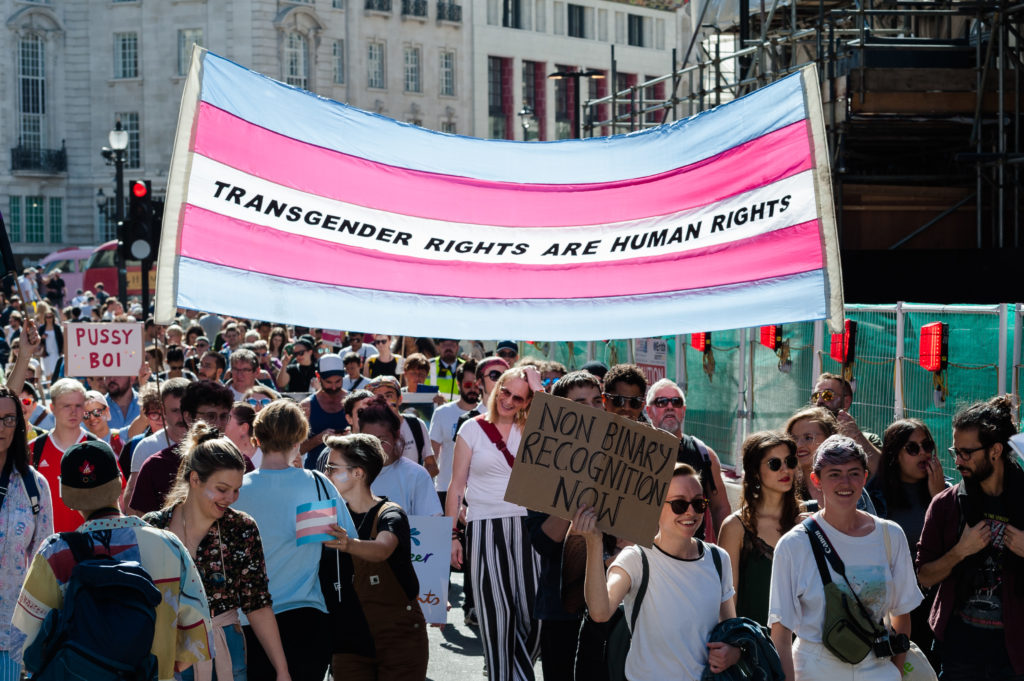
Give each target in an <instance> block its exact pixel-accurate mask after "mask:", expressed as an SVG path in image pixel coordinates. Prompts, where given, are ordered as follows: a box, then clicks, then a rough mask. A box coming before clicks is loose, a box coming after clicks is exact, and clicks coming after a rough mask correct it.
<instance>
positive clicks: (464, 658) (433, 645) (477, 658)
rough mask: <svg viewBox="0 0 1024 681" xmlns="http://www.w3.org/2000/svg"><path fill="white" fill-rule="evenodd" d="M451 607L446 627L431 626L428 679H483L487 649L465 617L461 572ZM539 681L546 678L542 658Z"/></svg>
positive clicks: (450, 597) (455, 577)
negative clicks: (481, 644)
mask: <svg viewBox="0 0 1024 681" xmlns="http://www.w3.org/2000/svg"><path fill="white" fill-rule="evenodd" d="M448 600H449V602H451V604H452V609H451V611H450V612H449V613H448V621H449V624H447V625H446V626H445V627H444V628H443V629H438V628H437V627H429V628H428V629H427V631H428V632H429V637H430V664H429V665H428V667H427V679H428V680H429V681H482V680H483V679H486V678H487V677H486V676H485V675H484V653H483V649H482V648H481V646H480V637H479V636H478V635H477V630H476V629H473V628H470V627H467V626H466V625H465V623H464V622H463V621H462V575H461V574H459V573H455V574H453V575H452V585H451V589H450V592H449V595H448ZM536 674H537V681H543V679H544V677H543V675H542V674H541V671H540V662H538V663H537V666H536Z"/></svg>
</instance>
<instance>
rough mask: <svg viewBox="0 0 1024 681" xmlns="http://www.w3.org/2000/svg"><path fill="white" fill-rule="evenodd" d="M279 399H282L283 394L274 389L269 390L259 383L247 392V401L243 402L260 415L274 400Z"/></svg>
mask: <svg viewBox="0 0 1024 681" xmlns="http://www.w3.org/2000/svg"><path fill="white" fill-rule="evenodd" d="M279 399H281V393H279V392H277V391H276V390H274V389H273V388H268V387H267V386H265V385H263V384H261V383H257V384H256V385H254V386H253V387H251V388H249V389H248V390H246V391H245V399H244V400H243V402H245V403H246V404H248V405H249V406H250V407H252V408H253V409H254V410H255V411H256V413H257V414H258V413H260V410H261V409H263V408H264V407H266V406H267V405H268V404H270V403H271V402H273V401H274V400H279Z"/></svg>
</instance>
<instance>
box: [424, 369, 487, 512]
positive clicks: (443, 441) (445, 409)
mask: <svg viewBox="0 0 1024 681" xmlns="http://www.w3.org/2000/svg"><path fill="white" fill-rule="evenodd" d="M455 377H456V378H457V379H458V382H459V399H458V400H456V401H454V402H448V403H447V404H445V405H442V406H440V407H438V408H437V409H435V410H434V414H433V416H432V417H431V419H430V446H431V447H433V448H434V456H435V457H436V458H437V468H438V473H437V477H436V478H434V488H435V489H437V496H438V498H439V499H440V500H441V508H444V500H445V497H447V496H448V484H449V483H450V482H451V481H452V459H453V458H454V456H455V429H456V427H457V426H458V423H459V417H460V416H462V415H463V414H466V413H468V412H470V411H472V410H473V409H474V408H475V407H476V405H477V404H479V403H480V386H479V385H478V384H477V381H476V360H475V359H471V360H469V361H468V362H466V363H464V364H460V365H459V368H458V369H457V370H456V371H455Z"/></svg>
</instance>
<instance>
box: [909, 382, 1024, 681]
mask: <svg viewBox="0 0 1024 681" xmlns="http://www.w3.org/2000/svg"><path fill="white" fill-rule="evenodd" d="M1014 410H1015V407H1014V404H1013V398H1012V397H1011V396H1010V395H1000V396H998V397H994V398H992V399H991V400H989V401H988V402H976V403H974V404H972V405H970V406H969V407H966V408H964V409H961V410H960V411H959V412H958V413H957V415H956V416H954V417H953V446H952V447H950V450H949V451H950V452H951V453H952V455H953V457H954V462H955V463H956V467H957V470H959V471H960V475H961V477H962V478H963V479H962V480H961V481H960V482H959V483H958V484H957V485H955V486H953V487H947V488H946V489H945V490H943V491H941V492H939V493H938V494H936V495H935V497H933V498H932V502H931V504H930V505H929V506H928V512H927V513H926V514H925V517H924V527H923V528H922V530H921V540H920V542H919V543H918V548H917V578H918V581H919V582H920V583H921V586H922V587H924V588H928V587H931V586H933V585H936V584H938V591H937V593H936V596H935V602H934V603H933V604H932V611H931V615H930V616H929V618H928V621H929V623H930V624H931V627H932V630H933V631H934V632H935V639H936V641H937V642H938V643H937V647H938V649H939V651H940V652H941V657H942V679H943V681H961V680H966V679H1007V680H1009V679H1022V678H1024V647H1022V646H1021V645H1020V643H1021V641H1024V583H1022V581H1021V580H1024V471H1022V470H1021V467H1020V464H1019V463H1018V461H1017V460H1016V458H1015V457H1014V456H1013V454H1012V453H1011V452H1012V450H1011V449H1010V444H1009V440H1010V437H1011V436H1013V435H1014V434H1016V432H1017V429H1016V427H1014V425H1013V414H1014Z"/></svg>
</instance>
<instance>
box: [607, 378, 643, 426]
mask: <svg viewBox="0 0 1024 681" xmlns="http://www.w3.org/2000/svg"><path fill="white" fill-rule="evenodd" d="M646 392H647V379H646V378H644V375H643V372H641V371H640V369H638V368H637V367H636V366H635V365H633V364H616V365H615V366H613V367H612V368H611V369H609V370H608V373H607V374H605V377H604V394H603V395H602V397H603V398H604V410H605V411H607V412H609V413H612V414H616V415H618V416H623V417H625V418H627V419H629V420H630V421H641V422H642V421H645V420H646V419H645V418H644V416H643V414H644V395H645V393H646Z"/></svg>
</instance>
